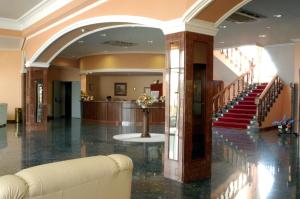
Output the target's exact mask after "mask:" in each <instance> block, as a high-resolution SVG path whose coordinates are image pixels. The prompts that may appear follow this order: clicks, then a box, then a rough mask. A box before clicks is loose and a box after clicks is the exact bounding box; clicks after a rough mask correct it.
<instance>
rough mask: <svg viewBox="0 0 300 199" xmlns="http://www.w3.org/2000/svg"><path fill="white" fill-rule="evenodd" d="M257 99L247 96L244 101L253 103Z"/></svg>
mask: <svg viewBox="0 0 300 199" xmlns="http://www.w3.org/2000/svg"><path fill="white" fill-rule="evenodd" d="M255 98H256V97H252V96H246V97H244V100H249V101H250V100H251V101H254V100H255Z"/></svg>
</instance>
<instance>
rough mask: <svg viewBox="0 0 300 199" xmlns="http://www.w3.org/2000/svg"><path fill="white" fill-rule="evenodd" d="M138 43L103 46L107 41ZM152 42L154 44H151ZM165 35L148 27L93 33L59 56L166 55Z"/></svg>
mask: <svg viewBox="0 0 300 199" xmlns="http://www.w3.org/2000/svg"><path fill="white" fill-rule="evenodd" d="M112 40H115V41H122V42H131V43H136V44H137V45H135V46H130V47H127V48H126V47H120V46H111V45H108V44H103V42H106V41H112ZM151 41H152V42H151ZM164 45H165V41H164V35H163V33H162V31H161V30H159V29H155V28H147V27H120V28H114V29H109V30H104V31H100V32H96V33H93V34H91V35H88V36H86V37H84V38H81V39H79V40H78V41H76V42H75V43H73V44H72V45H70V46H69V47H68V48H66V49H65V50H64V51H62V53H61V54H60V55H59V56H62V57H68V58H79V57H83V56H87V55H93V54H110V53H133V52H145V53H164V48H165V47H164Z"/></svg>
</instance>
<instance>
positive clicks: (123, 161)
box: [107, 154, 133, 171]
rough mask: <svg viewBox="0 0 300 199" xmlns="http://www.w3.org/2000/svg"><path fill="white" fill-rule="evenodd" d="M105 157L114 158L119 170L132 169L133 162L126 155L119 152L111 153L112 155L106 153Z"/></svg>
mask: <svg viewBox="0 0 300 199" xmlns="http://www.w3.org/2000/svg"><path fill="white" fill-rule="evenodd" d="M107 157H109V158H111V159H112V160H114V162H116V164H117V165H118V168H119V169H120V171H124V170H129V171H132V169H133V163H132V160H131V159H130V158H128V157H127V156H125V155H120V154H112V155H108V156H107Z"/></svg>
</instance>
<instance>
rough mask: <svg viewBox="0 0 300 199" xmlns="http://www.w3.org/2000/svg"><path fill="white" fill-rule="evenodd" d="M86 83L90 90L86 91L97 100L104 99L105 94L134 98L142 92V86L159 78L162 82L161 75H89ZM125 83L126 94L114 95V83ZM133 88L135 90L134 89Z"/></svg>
mask: <svg viewBox="0 0 300 199" xmlns="http://www.w3.org/2000/svg"><path fill="white" fill-rule="evenodd" d="M89 76H91V77H92V78H87V79H88V82H87V84H92V85H91V86H89V87H90V88H92V91H89V92H88V93H89V94H91V95H94V97H95V99H97V100H105V98H106V96H112V98H113V99H122V100H136V99H137V98H138V96H140V95H141V94H143V93H144V87H150V85H151V84H152V83H153V82H154V81H156V80H159V81H160V82H162V78H163V76H162V75H89ZM117 82H124V83H127V96H114V83H117ZM134 89H135V90H134Z"/></svg>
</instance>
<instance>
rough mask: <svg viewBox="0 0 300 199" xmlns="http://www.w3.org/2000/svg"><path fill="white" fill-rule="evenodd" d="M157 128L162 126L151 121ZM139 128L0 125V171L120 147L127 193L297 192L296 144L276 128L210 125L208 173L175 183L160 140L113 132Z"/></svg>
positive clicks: (147, 196)
mask: <svg viewBox="0 0 300 199" xmlns="http://www.w3.org/2000/svg"><path fill="white" fill-rule="evenodd" d="M150 131H151V132H153V133H154V132H155V133H163V131H164V127H163V126H151V127H150ZM131 132H141V128H140V127H116V126H110V125H99V124H96V123H92V122H86V121H80V120H78V119H72V120H63V119H61V120H54V121H51V122H49V128H48V131H47V132H34V133H28V132H26V133H25V132H24V131H23V130H22V127H21V126H18V125H15V124H8V125H7V127H4V128H0V175H5V174H12V173H15V172H17V171H18V170H20V169H22V168H27V167H30V166H34V165H39V164H43V163H49V162H55V161H60V160H66V159H72V158H78V157H85V156H93V155H98V154H104V155H106V154H112V153H121V154H125V155H128V156H129V157H131V158H132V159H133V162H134V172H133V186H132V198H133V199H169V198H170V199H200V198H216V199H227V198H228V199H229V198H230V199H231V198H237V199H247V198H253V199H256V198H257V199H263V198H270V199H277V198H278V199H285V198H287V199H290V198H291V199H293V198H300V192H299V189H300V184H299V181H298V179H300V178H299V177H300V176H299V174H300V172H299V145H298V138H296V137H294V136H288V135H287V136H281V137H278V135H277V132H276V131H266V132H259V133H258V132H250V133H249V132H248V133H247V132H242V131H238V130H229V129H221V128H215V129H213V132H212V133H213V163H212V176H211V178H210V179H206V180H202V181H197V182H193V183H189V184H181V183H177V182H175V181H172V180H168V179H166V178H164V177H163V174H162V173H163V171H162V168H163V158H162V157H163V148H164V145H163V143H126V142H120V141H115V140H113V139H112V137H113V135H116V134H120V133H131Z"/></svg>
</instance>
